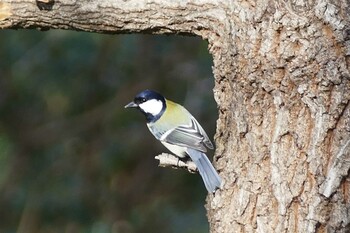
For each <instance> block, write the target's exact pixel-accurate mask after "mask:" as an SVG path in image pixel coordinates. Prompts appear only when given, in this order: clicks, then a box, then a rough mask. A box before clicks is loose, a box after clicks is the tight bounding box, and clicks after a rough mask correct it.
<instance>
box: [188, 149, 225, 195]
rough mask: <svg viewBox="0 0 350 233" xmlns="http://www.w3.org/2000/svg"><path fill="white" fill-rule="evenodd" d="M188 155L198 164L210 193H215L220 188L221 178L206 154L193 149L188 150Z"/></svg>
mask: <svg viewBox="0 0 350 233" xmlns="http://www.w3.org/2000/svg"><path fill="white" fill-rule="evenodd" d="M187 153H188V155H189V156H190V157H191V159H192V161H193V162H194V163H195V164H196V166H197V168H198V171H199V174H200V175H201V177H202V179H203V182H204V185H205V187H206V188H207V190H208V192H211V193H213V192H215V190H216V189H218V188H220V186H221V178H220V176H219V174H218V173H217V171H216V170H215V168H214V167H213V165H212V164H211V162H210V160H209V159H208V157H207V156H206V154H204V153H202V152H200V151H197V150H194V149H191V148H187Z"/></svg>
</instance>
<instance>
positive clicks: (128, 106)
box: [124, 101, 138, 108]
mask: <svg viewBox="0 0 350 233" xmlns="http://www.w3.org/2000/svg"><path fill="white" fill-rule="evenodd" d="M137 107H138V105H137V104H135V102H134V101H131V102H130V103H128V104H127V105H125V106H124V108H137Z"/></svg>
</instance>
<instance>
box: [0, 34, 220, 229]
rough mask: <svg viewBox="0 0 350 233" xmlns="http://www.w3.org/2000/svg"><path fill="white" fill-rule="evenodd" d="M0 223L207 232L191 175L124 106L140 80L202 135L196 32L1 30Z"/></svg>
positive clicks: (208, 85)
mask: <svg viewBox="0 0 350 233" xmlns="http://www.w3.org/2000/svg"><path fill="white" fill-rule="evenodd" d="M0 34H1V35H0V54H1V58H2V59H1V60H0V215H1V216H2V217H1V218H0V232H22V233H23V232H24V233H27V232H93V233H95V232H96V233H104V232H118V233H119V232H120V233H123V232H135V233H137V232H140V233H141V232H142V233H146V232H184V233H196V232H205V231H208V226H207V223H206V217H205V209H204V207H203V205H204V203H205V195H206V191H205V188H204V185H203V184H202V181H201V179H200V176H199V175H191V174H187V173H186V172H185V171H179V170H172V169H164V168H158V167H157V162H156V160H154V156H155V155H157V154H158V153H161V152H164V151H166V149H165V148H163V147H162V146H161V145H160V143H158V142H157V141H156V140H155V139H154V138H153V137H152V136H151V134H150V133H149V132H148V131H147V128H146V126H145V122H144V119H143V117H142V116H141V114H139V113H137V112H136V111H127V110H125V109H124V108H123V106H124V105H125V104H126V103H127V102H128V101H130V100H131V99H132V98H133V96H134V95H135V94H136V93H137V92H138V91H140V90H143V89H147V88H149V89H155V90H158V91H160V92H162V93H163V94H164V95H166V96H167V97H168V98H169V99H172V100H174V101H177V102H180V103H184V105H185V106H186V107H187V108H188V109H190V110H191V112H192V113H193V114H194V115H195V116H196V117H197V118H198V120H199V121H200V122H201V123H202V125H203V126H204V127H205V128H206V130H207V132H208V134H209V135H211V137H213V134H214V129H215V120H216V109H215V104H214V100H213V97H212V88H213V85H214V84H213V79H212V75H211V60H210V56H209V54H208V53H207V51H206V43H205V42H204V41H201V40H200V39H199V38H189V37H178V36H146V35H99V34H92V33H82V32H79V33H78V32H68V31H58V30H56V31H48V32H37V31H33V30H22V31H6V30H3V31H0Z"/></svg>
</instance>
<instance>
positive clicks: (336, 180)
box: [0, 0, 350, 233]
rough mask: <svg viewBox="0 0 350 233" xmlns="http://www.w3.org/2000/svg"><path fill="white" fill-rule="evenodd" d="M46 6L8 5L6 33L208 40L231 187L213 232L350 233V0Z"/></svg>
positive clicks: (9, 0) (1, 13) (214, 203)
mask: <svg viewBox="0 0 350 233" xmlns="http://www.w3.org/2000/svg"><path fill="white" fill-rule="evenodd" d="M45 2H46V1H45ZM45 2H41V1H37V4H34V3H33V2H31V1H29V0H28V1H18V0H16V1H14V0H5V1H3V2H1V3H0V28H27V27H34V28H65V29H67V28H68V29H74V30H86V31H97V32H105V33H125V32H128V33H130V32H147V33H180V34H191V35H199V36H201V37H203V38H204V39H207V40H208V41H209V50H210V52H211V54H212V55H213V60H214V67H213V69H214V76H215V81H216V86H215V89H214V96H215V99H216V101H217V103H218V106H219V119H218V122H217V133H216V140H215V141H216V146H217V150H216V156H215V160H216V162H215V165H216V167H217V168H218V170H219V171H220V173H221V175H222V177H223V179H224V187H223V189H222V190H220V191H218V192H216V193H215V195H209V196H208V199H207V200H208V203H207V209H208V218H209V222H210V226H211V232H213V233H223V232H278V233H280V232H349V231H350V176H349V169H350V107H349V105H350V104H349V100H350V76H349V61H350V60H349V53H350V43H349V15H350V12H349V5H348V4H349V3H348V2H347V1H342V0H339V1H335V2H334V1H324V0H319V1H293V0H284V1H277V0H275V1H268V0H260V1H229V0H226V1H225V0H222V1H217V0H206V1H195V0H189V1H186V2H185V1H184V2H181V3H177V2H173V1H170V0H163V1H160V0H154V1H143V0H140V1H138V3H137V4H133V2H134V1H117V0H116V1H108V0H104V1H102V0H101V1H89V2H88V1H87V2H80V3H79V2H74V1H72V2H67V1H63V2H53V1H48V2H49V4H50V5H49V6H48V7H43V6H42V4H44V6H45V4H46V3H45ZM38 3H40V4H38ZM40 6H41V7H40Z"/></svg>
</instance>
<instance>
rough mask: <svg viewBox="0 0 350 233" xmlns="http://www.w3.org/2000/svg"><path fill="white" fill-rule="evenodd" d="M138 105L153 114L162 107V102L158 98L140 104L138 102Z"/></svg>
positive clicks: (156, 113) (158, 111)
mask: <svg viewBox="0 0 350 233" xmlns="http://www.w3.org/2000/svg"><path fill="white" fill-rule="evenodd" d="M139 107H140V108H141V109H142V110H143V111H144V112H146V113H149V114H152V115H153V116H156V115H158V114H159V113H160V112H161V111H162V109H163V102H162V101H160V100H155V99H152V100H147V101H146V102H143V103H142V104H139Z"/></svg>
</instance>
